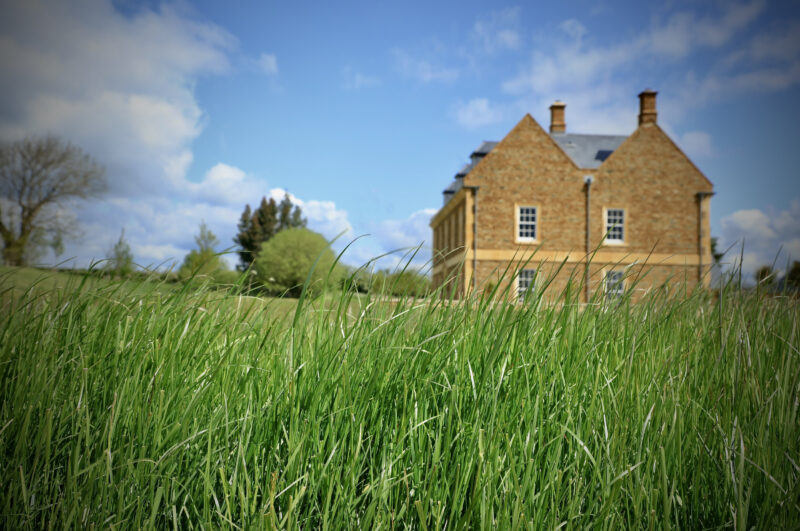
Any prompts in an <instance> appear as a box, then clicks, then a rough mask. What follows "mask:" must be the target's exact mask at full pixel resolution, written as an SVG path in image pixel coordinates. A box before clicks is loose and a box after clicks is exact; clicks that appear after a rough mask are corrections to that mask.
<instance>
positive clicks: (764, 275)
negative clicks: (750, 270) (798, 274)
mask: <svg viewBox="0 0 800 531" xmlns="http://www.w3.org/2000/svg"><path fill="white" fill-rule="evenodd" d="M755 277H756V282H757V283H758V284H759V285H762V286H764V287H769V286H771V285H772V283H773V282H775V272H774V271H773V270H772V267H771V266H768V265H763V266H761V267H759V268H758V269H756V272H755Z"/></svg>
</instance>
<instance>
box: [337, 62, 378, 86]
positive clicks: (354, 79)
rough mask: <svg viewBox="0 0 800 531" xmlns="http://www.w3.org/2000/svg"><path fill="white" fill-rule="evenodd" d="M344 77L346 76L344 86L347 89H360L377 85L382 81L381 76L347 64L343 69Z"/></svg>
mask: <svg viewBox="0 0 800 531" xmlns="http://www.w3.org/2000/svg"><path fill="white" fill-rule="evenodd" d="M342 77H344V82H343V83H342V87H343V88H345V89H347V90H360V89H364V88H371V87H376V86H378V85H380V83H381V80H380V78H378V77H376V76H369V75H367V74H363V73H361V72H357V71H355V70H353V68H352V67H349V66H346V67H344V68H343V69H342Z"/></svg>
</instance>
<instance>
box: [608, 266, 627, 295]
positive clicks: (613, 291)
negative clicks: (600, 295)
mask: <svg viewBox="0 0 800 531" xmlns="http://www.w3.org/2000/svg"><path fill="white" fill-rule="evenodd" d="M624 276H625V275H624V274H623V272H622V271H607V272H606V276H605V292H606V298H607V299H614V298H617V297H621V296H622V294H623V293H625V280H624Z"/></svg>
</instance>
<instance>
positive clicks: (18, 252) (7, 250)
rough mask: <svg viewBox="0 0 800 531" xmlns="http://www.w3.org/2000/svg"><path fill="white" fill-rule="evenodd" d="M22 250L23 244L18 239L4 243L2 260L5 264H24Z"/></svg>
mask: <svg viewBox="0 0 800 531" xmlns="http://www.w3.org/2000/svg"><path fill="white" fill-rule="evenodd" d="M24 251H25V245H24V244H22V242H20V241H19V240H16V241H13V242H11V243H6V245H5V247H4V248H3V262H4V263H5V265H7V266H23V265H25V257H24Z"/></svg>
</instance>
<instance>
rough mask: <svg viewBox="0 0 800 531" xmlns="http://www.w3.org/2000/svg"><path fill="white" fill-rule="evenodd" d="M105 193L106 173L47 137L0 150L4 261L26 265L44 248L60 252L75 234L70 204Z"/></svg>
mask: <svg viewBox="0 0 800 531" xmlns="http://www.w3.org/2000/svg"><path fill="white" fill-rule="evenodd" d="M105 189H106V180H105V170H104V169H103V168H102V167H101V166H100V165H98V164H97V162H95V161H94V159H92V158H91V157H90V156H89V155H87V154H86V153H84V152H83V151H82V150H81V149H80V148H78V147H75V146H73V145H72V144H69V143H67V142H64V141H63V140H61V139H59V138H57V137H54V136H46V137H42V138H26V139H24V140H19V141H17V142H13V143H7V144H3V145H2V146H0V236H2V238H3V260H4V261H5V263H6V264H7V265H15V266H18V265H23V264H24V263H25V261H26V257H27V256H30V253H31V252H32V251H34V250H35V249H36V248H40V247H41V246H43V245H49V246H52V247H53V248H54V249H56V250H57V252H58V248H59V247H60V246H61V242H62V241H63V238H64V237H65V236H71V235H73V234H74V232H75V218H74V216H70V215H69V213H70V207H71V206H72V205H71V202H72V201H74V200H75V199H87V198H89V197H93V196H96V195H99V194H100V193H101V192H103V191H104V190H105Z"/></svg>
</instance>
